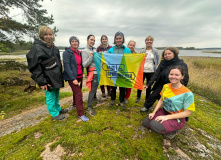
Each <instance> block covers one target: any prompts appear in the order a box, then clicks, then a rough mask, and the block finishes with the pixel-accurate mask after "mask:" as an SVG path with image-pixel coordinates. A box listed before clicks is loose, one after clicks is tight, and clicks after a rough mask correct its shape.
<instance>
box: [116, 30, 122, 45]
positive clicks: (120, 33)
mask: <svg viewBox="0 0 221 160" xmlns="http://www.w3.org/2000/svg"><path fill="white" fill-rule="evenodd" d="M117 36H121V37H122V38H123V43H124V34H123V33H122V32H120V31H118V32H117V33H115V36H114V44H116V41H115V39H116V37H117Z"/></svg>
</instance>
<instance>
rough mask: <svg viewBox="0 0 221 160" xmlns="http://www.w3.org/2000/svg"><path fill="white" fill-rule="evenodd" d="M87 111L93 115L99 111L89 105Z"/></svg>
mask: <svg viewBox="0 0 221 160" xmlns="http://www.w3.org/2000/svg"><path fill="white" fill-rule="evenodd" d="M87 113H88V114H90V115H91V116H95V115H96V114H97V113H96V112H95V111H94V110H93V108H92V107H88V109H87Z"/></svg>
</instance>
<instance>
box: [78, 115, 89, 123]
mask: <svg viewBox="0 0 221 160" xmlns="http://www.w3.org/2000/svg"><path fill="white" fill-rule="evenodd" d="M78 118H80V119H81V120H82V121H84V122H87V121H89V118H87V117H86V116H85V115H83V116H78Z"/></svg>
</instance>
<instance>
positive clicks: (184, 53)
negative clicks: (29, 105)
mask: <svg viewBox="0 0 221 160" xmlns="http://www.w3.org/2000/svg"><path fill="white" fill-rule="evenodd" d="M139 50H140V49H136V51H137V52H139ZM203 51H204V50H180V53H179V56H181V57H182V56H196V57H221V53H203ZM63 52H64V50H60V55H61V59H62V54H63ZM158 52H159V54H160V55H161V54H162V52H163V50H158ZM16 58H26V55H24V54H23V55H0V59H16Z"/></svg>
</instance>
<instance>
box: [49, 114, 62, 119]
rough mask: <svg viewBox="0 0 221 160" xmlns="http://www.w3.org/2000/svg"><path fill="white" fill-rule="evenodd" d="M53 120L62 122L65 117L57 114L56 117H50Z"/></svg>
mask: <svg viewBox="0 0 221 160" xmlns="http://www.w3.org/2000/svg"><path fill="white" fill-rule="evenodd" d="M51 118H52V119H53V120H62V119H64V118H65V116H64V115H63V114H59V115H57V116H55V117H51Z"/></svg>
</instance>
